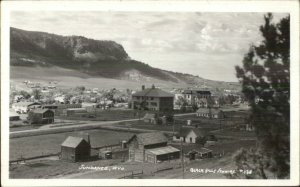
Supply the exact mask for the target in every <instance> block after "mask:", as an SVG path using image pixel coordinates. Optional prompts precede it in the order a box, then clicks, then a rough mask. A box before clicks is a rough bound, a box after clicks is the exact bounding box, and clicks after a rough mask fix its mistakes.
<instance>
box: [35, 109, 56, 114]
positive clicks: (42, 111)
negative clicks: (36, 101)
mask: <svg viewBox="0 0 300 187" xmlns="http://www.w3.org/2000/svg"><path fill="white" fill-rule="evenodd" d="M47 111H51V110H49V109H47V108H44V109H42V108H36V109H34V110H31V112H33V113H35V114H43V113H45V112H47ZM51 112H52V111H51Z"/></svg>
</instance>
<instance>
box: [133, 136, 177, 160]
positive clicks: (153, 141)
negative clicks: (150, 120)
mask: <svg viewBox="0 0 300 187" xmlns="http://www.w3.org/2000/svg"><path fill="white" fill-rule="evenodd" d="M167 144H168V139H167V137H166V136H165V135H164V134H163V133H161V132H152V133H141V134H137V135H134V136H133V137H132V138H131V139H130V140H129V141H128V147H129V160H130V161H138V162H151V163H157V162H161V161H165V160H172V159H178V158H180V151H179V150H178V149H176V148H174V147H172V146H168V145H167Z"/></svg>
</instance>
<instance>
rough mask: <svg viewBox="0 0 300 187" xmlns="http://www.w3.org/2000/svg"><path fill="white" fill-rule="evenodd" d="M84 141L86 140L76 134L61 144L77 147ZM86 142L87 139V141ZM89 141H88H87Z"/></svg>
mask: <svg viewBox="0 0 300 187" xmlns="http://www.w3.org/2000/svg"><path fill="white" fill-rule="evenodd" d="M82 141H85V140H84V139H83V138H81V137H74V136H69V137H68V138H67V139H66V140H65V141H64V142H63V143H62V144H61V146H64V147H72V148H76V147H77V146H78V145H79V144H80V143H81V142H82ZM85 142H86V141H85ZM86 143H88V142H86Z"/></svg>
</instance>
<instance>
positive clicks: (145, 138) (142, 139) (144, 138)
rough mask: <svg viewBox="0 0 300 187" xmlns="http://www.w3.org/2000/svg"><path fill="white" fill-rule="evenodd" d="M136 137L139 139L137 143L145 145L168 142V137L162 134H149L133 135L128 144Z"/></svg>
mask: <svg viewBox="0 0 300 187" xmlns="http://www.w3.org/2000/svg"><path fill="white" fill-rule="evenodd" d="M135 137H136V138H137V141H138V142H139V143H141V144H143V145H151V144H157V143H164V142H167V141H168V139H167V137H166V136H165V135H164V134H163V133H162V132H149V133H141V134H137V135H133V136H132V137H131V139H130V140H129V141H128V143H129V142H130V141H131V140H132V139H134V138H135Z"/></svg>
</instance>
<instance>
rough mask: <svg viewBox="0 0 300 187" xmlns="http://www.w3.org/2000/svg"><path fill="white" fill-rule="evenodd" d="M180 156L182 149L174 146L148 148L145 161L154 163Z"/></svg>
mask: <svg viewBox="0 0 300 187" xmlns="http://www.w3.org/2000/svg"><path fill="white" fill-rule="evenodd" d="M178 158H180V150H179V149H176V148H175V147H172V146H164V147H158V148H154V149H147V150H146V152H145V161H147V162H152V163H157V162H162V161H165V160H173V159H178Z"/></svg>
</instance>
